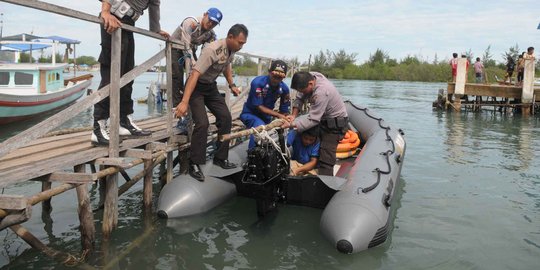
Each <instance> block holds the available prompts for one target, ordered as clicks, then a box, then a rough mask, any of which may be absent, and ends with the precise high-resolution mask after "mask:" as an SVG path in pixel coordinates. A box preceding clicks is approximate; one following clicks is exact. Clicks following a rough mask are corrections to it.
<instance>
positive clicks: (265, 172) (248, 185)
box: [242, 130, 290, 217]
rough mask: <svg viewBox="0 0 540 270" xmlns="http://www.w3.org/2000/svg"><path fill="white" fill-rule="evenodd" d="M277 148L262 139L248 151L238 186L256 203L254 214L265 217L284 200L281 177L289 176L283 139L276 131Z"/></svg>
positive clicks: (279, 132) (280, 132)
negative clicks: (245, 164) (240, 183)
mask: <svg viewBox="0 0 540 270" xmlns="http://www.w3.org/2000/svg"><path fill="white" fill-rule="evenodd" d="M278 135H279V143H280V146H279V148H280V149H279V148H278V149H276V148H277V147H276V146H277V145H276V144H275V143H274V142H273V141H270V140H269V139H263V140H262V141H261V143H260V144H258V145H257V146H256V147H254V148H252V149H250V150H248V163H247V168H246V170H245V174H244V177H243V178H242V185H243V186H244V187H243V189H245V190H246V191H247V192H248V193H249V197H253V198H254V199H255V200H256V202H257V215H258V216H259V217H263V216H265V215H266V214H267V213H268V212H270V211H272V210H273V209H275V208H276V204H277V202H278V201H280V200H284V199H285V195H284V194H285V192H284V188H285V185H284V184H285V177H286V175H287V174H288V173H289V168H290V167H289V158H288V157H286V156H285V155H283V154H282V153H284V152H285V151H284V150H285V140H284V138H283V131H282V130H278Z"/></svg>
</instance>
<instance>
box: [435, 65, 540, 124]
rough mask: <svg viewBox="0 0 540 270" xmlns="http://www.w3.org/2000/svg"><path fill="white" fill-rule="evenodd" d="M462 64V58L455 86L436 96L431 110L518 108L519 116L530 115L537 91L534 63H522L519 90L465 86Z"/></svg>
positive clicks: (492, 86)
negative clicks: (434, 108) (488, 107)
mask: <svg viewBox="0 0 540 270" xmlns="http://www.w3.org/2000/svg"><path fill="white" fill-rule="evenodd" d="M466 61H467V60H466V59H464V58H460V59H458V67H457V76H456V82H455V83H454V82H452V83H448V87H447V89H446V90H447V96H446V97H444V96H441V95H442V94H441V93H439V99H438V101H436V102H434V106H440V107H442V106H444V107H445V109H447V108H449V107H452V108H453V109H454V111H458V112H459V111H461V109H462V108H463V107H472V108H473V110H480V109H481V108H482V107H485V106H490V107H494V108H496V107H499V108H503V107H505V108H508V107H515V108H520V109H521V112H522V114H523V115H530V114H533V113H534V108H535V103H536V102H539V101H540V87H536V88H535V87H534V74H535V60H525V71H524V78H523V82H522V85H521V86H515V85H499V84H478V83H466V78H467V73H466V72H467V68H466V64H467V63H466ZM465 97H466V99H465ZM437 104H438V105H437ZM443 104H444V105H443Z"/></svg>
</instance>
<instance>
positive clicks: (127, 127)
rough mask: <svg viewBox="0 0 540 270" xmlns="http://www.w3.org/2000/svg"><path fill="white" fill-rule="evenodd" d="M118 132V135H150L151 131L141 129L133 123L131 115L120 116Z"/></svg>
mask: <svg viewBox="0 0 540 270" xmlns="http://www.w3.org/2000/svg"><path fill="white" fill-rule="evenodd" d="M119 133H120V136H132V137H139V136H150V135H152V132H151V131H148V130H144V129H141V128H139V127H138V126H137V125H135V123H134V122H133V119H132V118H131V115H128V116H125V117H121V118H120V130H119Z"/></svg>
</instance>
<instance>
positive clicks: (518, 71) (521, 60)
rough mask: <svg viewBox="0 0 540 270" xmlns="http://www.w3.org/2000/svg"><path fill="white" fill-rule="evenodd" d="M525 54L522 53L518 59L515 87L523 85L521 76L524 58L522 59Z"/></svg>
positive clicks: (523, 69) (523, 70) (523, 68)
mask: <svg viewBox="0 0 540 270" xmlns="http://www.w3.org/2000/svg"><path fill="white" fill-rule="evenodd" d="M525 54H527V52H523V53H521V54H520V55H519V57H518V62H517V85H518V86H520V85H522V84H523V74H524V72H525V58H523V57H524V56H525Z"/></svg>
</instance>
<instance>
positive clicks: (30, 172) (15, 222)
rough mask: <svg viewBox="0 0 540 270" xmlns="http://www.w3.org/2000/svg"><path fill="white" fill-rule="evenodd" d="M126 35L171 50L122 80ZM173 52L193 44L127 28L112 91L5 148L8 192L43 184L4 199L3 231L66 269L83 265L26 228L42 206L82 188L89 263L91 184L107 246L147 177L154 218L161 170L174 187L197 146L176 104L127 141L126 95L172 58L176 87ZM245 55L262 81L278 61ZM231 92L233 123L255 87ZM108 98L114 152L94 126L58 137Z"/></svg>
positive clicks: (115, 51)
mask: <svg viewBox="0 0 540 270" xmlns="http://www.w3.org/2000/svg"><path fill="white" fill-rule="evenodd" d="M0 1H2V2H7V3H11V4H15V5H20V6H24V7H29V8H34V9H38V10H41V11H45V12H49V13H55V14H59V15H63V16H67V17H71V18H75V19H79V20H83V21H87V22H90V23H96V24H100V23H101V20H100V19H99V18H98V17H96V16H93V15H90V14H87V13H83V12H79V11H76V10H71V9H68V8H65V7H61V6H58V5H54V4H49V3H44V2H41V1H37V0H0ZM125 30H128V31H132V32H134V33H136V34H141V35H144V36H147V37H151V38H154V39H158V40H161V41H164V42H165V44H166V46H165V48H164V49H162V50H161V49H160V51H159V52H157V53H156V54H155V55H154V56H152V57H150V58H149V59H148V60H146V61H145V62H144V63H142V64H140V65H138V66H137V67H136V68H134V69H133V70H131V71H130V72H128V73H126V74H125V75H123V76H121V75H120V39H121V31H125ZM96 46H97V45H96ZM172 48H177V49H185V48H187V46H186V44H183V43H182V42H181V41H179V40H165V39H163V38H162V37H161V36H160V35H158V34H157V33H154V32H150V31H147V30H144V29H140V28H137V27H133V26H129V25H127V24H123V25H122V27H121V29H118V30H117V31H115V32H114V33H113V34H112V57H111V83H110V85H107V86H105V87H103V88H101V89H99V90H97V91H94V92H93V93H92V94H90V95H88V96H87V97H85V98H84V99H83V100H81V101H78V102H76V103H75V104H73V105H71V106H70V107H68V108H66V109H64V110H62V111H61V112H59V113H57V114H55V115H53V116H51V117H49V118H48V119H46V120H43V121H42V122H40V123H38V124H36V125H35V126H33V127H31V128H29V129H27V130H25V131H23V132H21V133H19V134H18V135H15V136H13V137H11V138H8V139H7V140H5V141H4V142H2V143H0V188H6V187H7V188H9V187H10V186H12V185H15V184H20V183H23V182H28V183H29V184H33V183H36V184H38V185H41V192H39V193H37V194H34V195H31V196H28V195H26V196H25V195H17V194H0V230H3V229H6V228H10V229H11V230H12V231H13V232H15V233H16V234H17V235H18V236H19V237H20V238H22V239H23V240H24V241H25V242H26V243H28V244H29V245H30V246H32V247H33V248H36V249H38V250H40V251H42V252H44V253H45V254H47V255H49V256H51V257H54V258H56V259H58V260H59V261H61V262H63V263H67V264H71V263H78V262H79V261H80V260H78V258H76V257H74V256H73V255H71V254H69V253H67V252H62V251H58V250H54V249H52V248H50V247H47V246H46V245H45V244H44V243H43V242H41V240H39V239H38V238H36V237H35V236H34V235H32V234H31V232H29V231H28V230H26V229H25V228H24V227H23V226H22V225H21V224H22V223H24V222H26V221H27V220H28V219H29V218H30V217H31V213H32V207H33V206H34V205H36V204H38V203H40V202H41V203H42V208H43V213H45V214H46V215H48V214H50V211H51V209H52V208H51V198H52V197H54V196H56V195H59V194H61V193H63V192H66V191H68V190H71V189H75V190H76V192H77V198H78V201H77V202H76V203H78V216H79V221H80V231H81V246H82V250H83V252H82V254H83V255H81V257H83V258H84V254H86V253H87V252H89V251H91V250H93V249H94V243H95V234H96V228H95V225H94V224H95V217H94V213H93V211H92V209H91V207H90V199H91V198H90V196H89V190H88V185H89V184H97V183H99V186H100V198H99V199H100V203H99V204H100V207H102V209H103V218H102V220H101V223H102V228H101V230H102V235H103V237H104V242H103V243H104V244H106V243H107V239H108V238H110V236H111V233H112V232H113V229H114V228H115V227H116V226H117V222H118V215H119V213H118V197H119V195H120V194H122V193H123V192H125V191H126V190H128V189H129V188H130V187H132V186H133V185H134V184H135V183H136V182H137V181H138V180H140V179H144V180H143V181H144V184H143V195H142V197H143V198H142V207H143V210H144V211H145V213H151V205H152V194H153V191H152V184H153V183H152V181H153V178H152V172H153V169H154V167H156V166H158V165H159V166H161V168H163V171H164V177H163V178H162V182H161V184H162V185H164V184H166V183H168V182H169V181H171V180H172V177H173V167H174V165H175V164H176V163H182V162H186V159H185V157H186V150H188V149H189V147H190V144H189V142H187V141H188V138H187V137H186V136H177V135H174V134H173V121H174V122H175V121H176V120H175V119H173V114H172V108H171V103H170V102H167V108H166V112H167V113H166V115H165V116H163V117H158V118H150V119H145V120H142V121H137V124H138V125H139V126H140V127H142V128H145V129H149V130H151V131H153V133H152V135H151V136H148V137H143V138H137V139H127V140H123V141H122V142H120V137H119V134H118V129H119V118H120V114H119V108H120V106H119V100H120V97H119V89H120V88H121V87H122V86H124V85H126V84H127V83H129V82H130V81H132V80H134V79H135V78H136V77H137V76H139V75H141V74H143V73H144V72H146V71H147V70H148V69H149V68H150V67H152V66H154V65H155V64H156V63H158V62H159V61H160V60H161V59H162V58H165V59H166V69H167V85H166V87H167V89H171V88H172V87H171V84H172V72H171V70H172V64H171V63H172V59H171V49H172ZM243 55H245V56H247V57H255V58H258V59H259V61H258V64H259V72H260V73H259V75H260V74H262V73H263V65H264V64H263V63H267V64H269V61H268V60H271V58H267V57H262V56H256V55H251V54H245V53H244V54H243ZM224 88H225V89H226V91H225V93H226V97H225V98H226V100H227V104H228V106H229V109H230V110H231V114H232V117H233V119H236V118H237V117H238V116H239V114H240V112H241V110H242V107H243V103H244V102H243V101H244V100H245V98H246V96H247V94H248V93H249V88H244V91H242V94H241V95H240V96H239V97H236V99H234V100H230V91H229V90H228V88H227V87H224ZM106 97H110V104H111V105H110V144H109V146H108V147H94V146H92V145H91V143H90V132H91V128H83V129H76V130H71V131H67V132H52V133H51V132H50V131H51V130H53V129H55V128H57V127H58V126H60V125H61V124H62V123H64V122H66V121H68V120H69V119H71V118H73V117H74V116H76V115H78V114H79V113H81V112H83V111H85V110H87V109H88V108H90V107H92V106H93V105H94V104H95V103H97V102H99V101H100V100H102V99H104V98H106ZM167 100H172V91H167ZM209 120H210V123H211V124H212V123H213V122H214V121H215V118H214V117H213V116H212V115H210V114H209ZM235 123H238V121H237V120H235V121H233V130H239V129H240V128H241V124H237V125H236V126H235V125H234V124H235ZM213 139H217V134H212V135H209V137H208V141H211V140H213ZM173 153H178V156H177V157H176V158H175V157H174V156H173ZM134 167H137V168H140V171H139V172H138V173H136V174H135V175H133V176H130V175H128V174H127V173H126V171H125V170H127V169H128V168H134ZM141 167H142V168H141ZM180 169H181V172H182V170H185V169H186V168H185V167H184V166H181V167H180ZM119 173H120V175H121V176H122V177H123V178H124V179H125V180H126V181H125V183H124V184H123V185H122V186H119V176H118V175H119ZM63 203H68V202H63ZM73 203H75V202H73ZM42 216H43V215H42ZM148 216H151V214H150V215H148ZM49 218H50V217H49Z"/></svg>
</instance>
